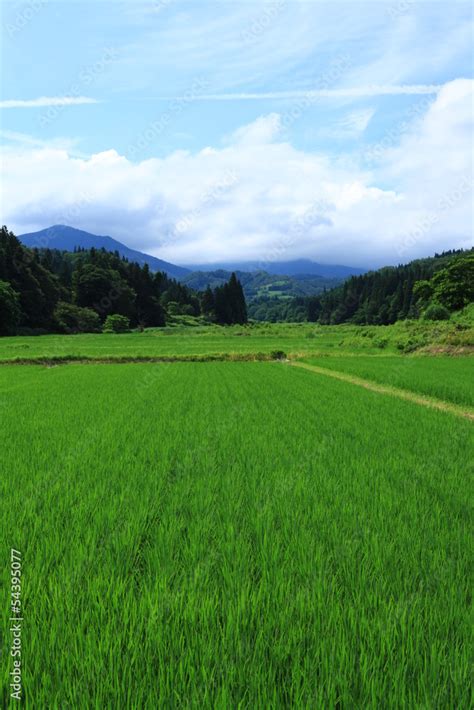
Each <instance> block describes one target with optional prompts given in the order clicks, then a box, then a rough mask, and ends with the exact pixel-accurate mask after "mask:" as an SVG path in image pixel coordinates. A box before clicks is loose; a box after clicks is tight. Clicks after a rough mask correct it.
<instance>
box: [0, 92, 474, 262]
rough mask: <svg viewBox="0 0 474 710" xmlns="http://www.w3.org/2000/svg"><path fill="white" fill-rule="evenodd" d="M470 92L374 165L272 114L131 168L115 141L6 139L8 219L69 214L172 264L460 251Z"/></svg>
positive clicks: (467, 214) (26, 225)
mask: <svg viewBox="0 0 474 710" xmlns="http://www.w3.org/2000/svg"><path fill="white" fill-rule="evenodd" d="M472 95H473V82H470V81H467V80H457V81H455V82H451V83H449V84H447V85H445V86H444V87H443V88H442V90H441V91H440V92H439V94H438V96H437V98H436V99H435V100H434V101H433V103H432V104H431V105H430V107H429V108H428V109H427V111H426V113H425V114H424V115H423V116H422V117H421V119H417V120H416V121H415V122H414V123H413V125H412V128H411V130H409V131H407V132H405V133H404V135H403V136H402V138H401V141H400V144H399V145H398V146H397V147H395V148H392V149H390V150H387V151H386V153H385V155H384V156H383V160H382V161H381V162H380V166H379V167H377V168H376V169H374V170H373V171H371V172H369V171H367V170H365V169H363V168H362V167H360V166H359V165H357V164H354V162H353V160H349V159H347V160H343V159H341V157H339V158H338V159H333V158H331V157H330V156H328V155H324V154H321V153H309V152H305V151H303V150H299V149H297V148H295V147H294V146H292V145H291V144H289V143H288V142H285V141H284V140H283V139H282V138H281V134H280V129H281V124H280V118H279V116H278V114H270V115H268V116H262V117H260V118H259V119H257V120H256V121H255V122H253V123H251V124H249V125H247V126H244V127H242V128H240V129H239V130H238V131H236V132H235V133H234V134H233V135H231V136H230V138H229V139H228V142H227V143H226V144H225V145H224V147H221V148H216V147H208V148H205V149H203V150H201V151H199V152H196V153H191V152H189V151H177V152H174V153H172V154H170V155H168V156H167V157H165V158H162V159H158V158H153V159H149V160H144V161H142V162H140V163H132V162H130V161H129V160H128V159H127V158H125V157H123V156H121V155H119V154H118V153H117V152H116V151H114V150H110V151H106V152H102V153H99V154H96V155H93V156H91V157H89V158H88V159H83V158H78V157H73V156H71V154H70V153H69V152H68V151H67V150H64V149H62V150H61V149H58V148H57V147H40V148H38V149H35V148H34V146H33V147H31V148H29V149H27V148H26V147H23V149H22V150H18V149H17V148H16V147H12V146H10V147H6V148H4V150H3V152H4V156H3V161H2V164H3V170H4V176H3V178H2V184H3V185H4V187H5V190H4V193H5V195H4V219H5V220H6V223H7V224H8V225H9V227H10V228H13V229H14V230H15V231H17V232H18V233H21V232H26V231H33V230H34V229H40V228H43V227H46V226H49V225H51V224H54V223H58V222H62V223H69V224H72V225H73V226H76V227H79V228H82V229H86V230H89V231H91V232H95V233H99V234H110V235H111V236H113V237H115V238H117V239H120V240H122V241H124V242H125V243H126V244H128V245H130V246H134V247H136V248H139V249H143V250H145V251H148V252H151V253H154V254H156V255H157V256H161V257H162V258H165V259H168V260H170V261H174V262H176V263H187V262H188V263H192V262H203V261H213V260H216V261H217V260H224V259H234V258H235V259H257V260H266V259H268V258H280V259H289V258H295V257H300V256H307V257H311V258H314V259H318V260H320V261H326V262H331V261H333V262H334V261H339V262H341V261H342V262H346V263H350V264H360V265H365V264H368V265H380V264H382V263H394V262H398V261H407V260H408V259H410V258H413V257H415V256H420V255H426V254H430V253H432V252H434V251H439V250H441V249H443V248H452V247H460V246H469V243H470V241H471V236H472V235H471V231H472V199H471V198H472V195H471V190H472V162H471V160H470V152H469V151H470V146H471V142H472ZM365 118H366V119H368V114H367V116H366V117H365ZM368 120H370V119H368ZM364 121H365V119H364V120H363V117H362V116H360V117H359V119H358V120H357V119H356V118H354V120H353V121H352V123H353V125H355V126H356V127H358V128H361V127H362V126H363V124H364Z"/></svg>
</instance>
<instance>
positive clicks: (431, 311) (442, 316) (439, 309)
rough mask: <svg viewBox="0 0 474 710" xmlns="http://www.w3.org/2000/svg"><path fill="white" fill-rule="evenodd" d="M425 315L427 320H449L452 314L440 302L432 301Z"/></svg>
mask: <svg viewBox="0 0 474 710" xmlns="http://www.w3.org/2000/svg"><path fill="white" fill-rule="evenodd" d="M423 317H424V318H425V320H449V319H450V317H451V314H450V313H449V311H448V309H447V308H445V307H444V306H442V305H441V304H440V303H432V304H431V305H430V306H428V308H427V309H426V311H425V312H424V315H423Z"/></svg>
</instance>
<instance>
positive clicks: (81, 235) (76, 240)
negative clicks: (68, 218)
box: [18, 224, 190, 279]
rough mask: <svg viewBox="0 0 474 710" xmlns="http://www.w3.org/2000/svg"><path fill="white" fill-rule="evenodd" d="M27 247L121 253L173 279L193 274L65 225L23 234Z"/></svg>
mask: <svg viewBox="0 0 474 710" xmlns="http://www.w3.org/2000/svg"><path fill="white" fill-rule="evenodd" d="M18 238H19V239H20V240H21V241H22V242H23V244H25V246H27V247H30V248H34V247H36V248H38V249H59V250H60V251H74V249H75V248H76V247H82V248H84V249H92V248H94V249H105V250H106V251H112V252H113V251H118V253H119V254H120V256H124V257H125V258H126V259H128V260H129V261H135V262H137V263H138V264H141V265H143V264H148V266H149V267H150V269H151V270H152V271H164V272H165V274H167V275H168V276H171V277H172V278H176V279H178V278H181V277H183V276H186V274H189V273H190V270H189V269H186V268H184V267H183V266H176V265H175V264H170V263H169V262H168V261H163V259H158V258H157V257H156V256H151V255H150V254H143V252H141V251H137V250H136V249H130V248H129V247H127V246H125V244H122V242H118V241H117V240H116V239H112V237H108V236H98V235H97V234H91V233H90V232H84V231H83V230H82V229H75V228H74V227H68V226H66V225H64V224H55V225H53V226H52V227H47V228H46V229H42V230H40V231H39V232H30V233H29V234H20V235H19V237H18Z"/></svg>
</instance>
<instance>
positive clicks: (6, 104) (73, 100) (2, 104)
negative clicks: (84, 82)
mask: <svg viewBox="0 0 474 710" xmlns="http://www.w3.org/2000/svg"><path fill="white" fill-rule="evenodd" d="M97 103H100V102H99V101H97V99H91V98H90V97H89V96H40V97H39V98H37V99H6V100H4V101H0V108H44V107H45V106H79V105H81V104H97Z"/></svg>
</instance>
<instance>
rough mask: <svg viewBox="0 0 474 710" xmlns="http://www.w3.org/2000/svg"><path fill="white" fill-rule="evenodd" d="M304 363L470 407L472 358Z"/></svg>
mask: <svg viewBox="0 0 474 710" xmlns="http://www.w3.org/2000/svg"><path fill="white" fill-rule="evenodd" d="M305 360H307V362H310V363H313V364H315V365H320V366H321V367H325V368H327V369H330V370H336V371H339V372H347V373H349V374H352V375H356V376H357V377H362V378H365V379H367V380H373V381H374V382H378V383H381V384H387V385H392V386H394V387H400V388H402V389H408V390H412V391H413V392H419V393H420V394H425V395H428V396H430V397H436V398H438V399H443V400H446V401H448V402H454V403H456V404H466V405H468V406H470V407H474V358H472V357H449V356H438V357H436V356H432V355H426V356H423V355H415V356H412V357H396V356H390V357H371V356H368V357H364V356H360V357H344V356H334V357H331V358H329V357H320V358H308V359H305Z"/></svg>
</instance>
